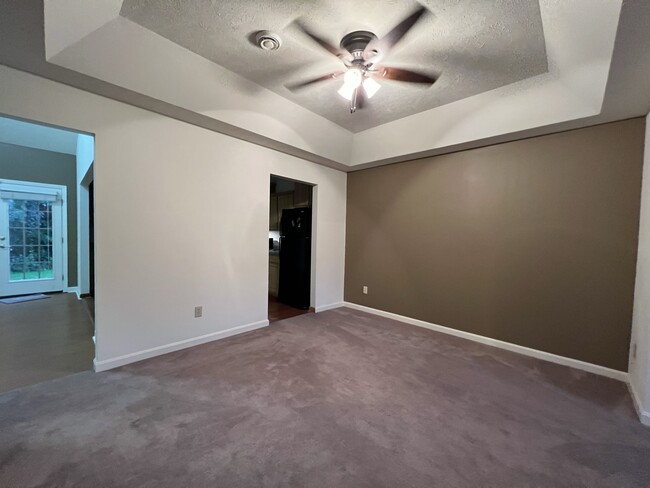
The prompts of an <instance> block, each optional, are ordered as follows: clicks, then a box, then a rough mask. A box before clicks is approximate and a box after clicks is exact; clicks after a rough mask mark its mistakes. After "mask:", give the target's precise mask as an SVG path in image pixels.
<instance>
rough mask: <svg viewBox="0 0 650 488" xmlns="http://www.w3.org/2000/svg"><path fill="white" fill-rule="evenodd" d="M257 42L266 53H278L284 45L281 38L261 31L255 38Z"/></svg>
mask: <svg viewBox="0 0 650 488" xmlns="http://www.w3.org/2000/svg"><path fill="white" fill-rule="evenodd" d="M255 42H256V43H257V45H258V46H259V47H260V48H261V49H264V50H265V51H277V50H278V49H280V46H281V45H282V41H281V40H280V37H278V35H277V34H274V33H273V32H269V31H259V32H258V33H257V35H256V36H255Z"/></svg>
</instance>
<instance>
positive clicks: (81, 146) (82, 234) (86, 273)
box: [76, 134, 95, 294]
mask: <svg viewBox="0 0 650 488" xmlns="http://www.w3.org/2000/svg"><path fill="white" fill-rule="evenodd" d="M76 155H77V272H78V277H77V284H78V285H77V287H78V289H79V294H85V293H89V292H90V228H89V217H90V215H89V211H90V209H89V207H88V205H89V190H88V183H90V181H92V168H91V165H92V164H93V161H94V160H95V139H94V137H93V136H89V135H86V134H79V135H78V136H77V151H76Z"/></svg>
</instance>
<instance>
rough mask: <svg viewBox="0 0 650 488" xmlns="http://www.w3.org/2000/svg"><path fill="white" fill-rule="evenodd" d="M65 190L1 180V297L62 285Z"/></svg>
mask: <svg viewBox="0 0 650 488" xmlns="http://www.w3.org/2000/svg"><path fill="white" fill-rule="evenodd" d="M65 197H66V195H65V187H61V186H56V185H40V184H36V183H26V182H11V183H9V182H7V181H6V180H2V181H0V297H4V296H12V295H25V294H31V293H44V292H50V291H61V290H63V287H64V278H63V273H64V270H63V264H64V247H63V240H64V232H63V229H64V225H65V219H64V211H63V201H64V199H65Z"/></svg>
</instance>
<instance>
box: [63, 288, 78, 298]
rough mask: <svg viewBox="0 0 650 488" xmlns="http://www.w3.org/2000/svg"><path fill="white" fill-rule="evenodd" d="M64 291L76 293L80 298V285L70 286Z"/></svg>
mask: <svg viewBox="0 0 650 488" xmlns="http://www.w3.org/2000/svg"><path fill="white" fill-rule="evenodd" d="M63 292H64V293H76V295H77V298H79V295H80V292H79V287H78V286H69V287H67V288H65V289H64V290H63Z"/></svg>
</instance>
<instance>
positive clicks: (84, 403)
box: [0, 309, 650, 488]
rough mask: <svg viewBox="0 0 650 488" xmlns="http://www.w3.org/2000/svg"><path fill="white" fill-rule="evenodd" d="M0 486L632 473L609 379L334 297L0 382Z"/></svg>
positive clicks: (642, 452) (358, 485) (627, 425)
mask: <svg viewBox="0 0 650 488" xmlns="http://www.w3.org/2000/svg"><path fill="white" fill-rule="evenodd" d="M0 486H3V487H5V486H6V487H36V486H39V487H70V486H81V487H156V488H159V487H174V488H177V487H185V486H187V487H208V486H209V487H224V488H237V487H276V486H277V487H280V486H281V487H354V488H362V487H369V488H370V487H372V488H377V487H554V488H558V487H571V488H575V487H582V486H584V487H616V488H623V487H631V486H638V487H648V486H650V429H648V428H645V427H643V426H642V425H641V424H640V423H639V422H638V420H637V419H636V417H635V415H634V413H633V410H632V405H631V402H630V399H629V396H628V393H627V391H626V387H625V385H624V384H623V383H619V382H616V381H613V380H608V379H605V378H602V377H597V376H594V375H590V374H586V373H582V372H579V371H575V370H571V369H568V368H565V367H561V366H557V365H553V364H550V363H545V362H542V361H538V360H534V359H531V358H527V357H523V356H518V355H516V354H512V353H508V352H505V351H500V350H497V349H492V348H490V347H487V346H482V345H479V344H475V343H472V342H466V341H463V340H461V339H457V338H454V337H450V336H446V335H442V334H438V333H435V332H431V331H428V330H425V329H421V328H417V327H413V326H409V325H405V324H401V323H398V322H394V321H390V320H387V319H383V318H379V317H375V316H371V315H367V314H364V313H362V312H357V311H353V310H350V309H338V310H332V311H329V312H323V313H320V314H307V315H302V316H299V317H294V318H291V319H287V320H284V321H281V322H277V323H275V324H273V325H272V326H270V327H268V328H266V329H263V330H259V331H255V332H251V333H248V334H244V335H240V336H237V337H233V338H230V339H226V340H223V341H218V342H214V343H210V344H206V345H203V346H199V347H195V348H193V349H188V350H185V351H180V352H177V353H173V354H169V355H166V356H163V357H159V358H154V359H151V360H148V361H144V362H141V363H139V364H135V365H130V366H127V367H124V368H121V369H119V370H115V371H112V372H107V373H99V374H94V373H80V374H76V375H74V376H70V377H67V378H62V379H58V380H54V381H51V382H48V383H44V384H40V385H36V386H33V387H28V388H24V389H21V390H16V391H13V392H10V393H5V394H3V395H0Z"/></svg>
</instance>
